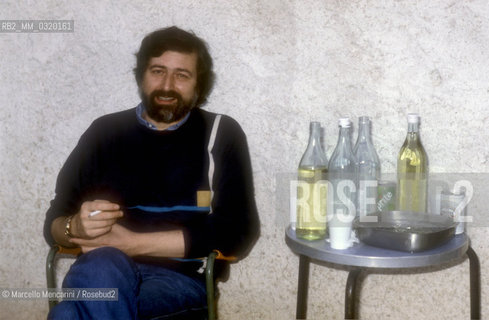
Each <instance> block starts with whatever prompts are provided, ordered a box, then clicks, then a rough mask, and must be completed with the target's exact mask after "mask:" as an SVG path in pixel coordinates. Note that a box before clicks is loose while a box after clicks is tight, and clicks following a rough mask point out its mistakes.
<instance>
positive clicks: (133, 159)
mask: <svg viewBox="0 0 489 320" xmlns="http://www.w3.org/2000/svg"><path fill="white" fill-rule="evenodd" d="M136 57H137V63H136V68H135V69H134V72H135V77H136V82H137V84H138V88H139V93H140V96H141V103H140V104H139V105H138V106H137V107H135V108H132V109H129V110H125V111H120V112H117V113H114V114H109V115H105V116H103V117H101V118H99V119H97V120H95V121H94V122H93V123H92V125H91V126H90V127H89V128H88V129H87V131H86V132H85V133H84V134H83V135H82V137H81V138H80V140H79V142H78V144H77V146H76V147H75V149H74V150H73V151H72V153H71V154H70V156H69V157H68V159H67V160H66V162H65V164H64V166H63V167H62V169H61V171H60V173H59V176H58V180H57V183H56V190H55V191H56V192H55V197H54V199H53V200H52V201H51V206H50V208H49V209H48V211H47V213H46V220H45V225H44V236H45V238H46V241H47V242H48V244H50V245H53V244H55V243H56V244H59V245H62V246H67V247H80V248H81V251H82V255H81V256H79V257H78V258H77V260H76V261H75V263H74V264H73V265H72V267H71V268H70V270H69V272H68V273H67V275H66V277H65V279H64V281H63V287H65V288H117V289H118V299H117V301H88V300H87V301H84V300H79V301H63V302H61V303H60V304H58V305H57V306H56V307H54V308H53V309H52V311H51V312H50V314H49V316H48V318H50V319H151V318H158V319H173V318H178V319H204V318H205V314H206V308H207V305H206V304H207V302H206V293H205V281H204V278H203V275H202V274H201V273H199V270H200V269H201V267H202V263H201V262H199V260H196V259H195V258H198V257H204V256H207V255H208V254H209V252H211V251H212V250H215V249H217V250H219V251H221V252H222V253H223V254H225V255H232V256H236V257H238V258H242V257H244V256H246V254H247V253H248V252H249V250H250V249H251V247H252V246H253V244H254V242H255V241H256V238H257V237H258V234H259V219H258V214H257V210H256V204H255V200H254V191H253V181H252V169H251V162H250V157H249V152H248V146H247V142H246V137H245V134H244V132H243V131H242V129H241V127H240V126H239V125H238V123H237V122H236V121H234V120H233V119H231V118H230V117H228V116H225V115H218V114H215V113H211V112H207V111H204V110H202V109H201V108H200V107H201V106H202V105H203V104H204V103H205V102H206V101H207V97H208V96H209V93H210V92H211V89H212V86H213V82H214V73H213V71H212V65H213V64H212V59H211V57H210V55H209V52H208V49H207V46H206V44H205V42H204V41H203V40H202V39H200V38H198V37H197V36H195V35H194V34H193V33H190V32H187V31H184V30H181V29H179V28H177V27H170V28H165V29H161V30H157V31H155V32H153V33H150V34H149V35H147V36H146V37H145V38H144V39H143V41H142V43H141V47H140V50H139V52H138V53H137V54H136ZM172 317H173V318H172Z"/></svg>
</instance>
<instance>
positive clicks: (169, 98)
mask: <svg viewBox="0 0 489 320" xmlns="http://www.w3.org/2000/svg"><path fill="white" fill-rule="evenodd" d="M196 86H197V55H196V54H195V53H182V52H176V51H165V52H163V54H162V55H161V56H159V57H153V58H151V59H150V60H149V63H148V67H147V68H146V71H145V72H144V75H143V81H142V83H141V98H142V100H143V103H144V105H145V106H146V112H147V115H148V116H149V117H150V118H151V119H152V120H154V121H156V122H163V123H174V122H178V121H179V120H180V119H182V118H183V117H184V116H185V115H186V114H187V113H188V112H189V111H190V110H191V109H192V108H193V107H194V105H195V101H196V100H197V91H196Z"/></svg>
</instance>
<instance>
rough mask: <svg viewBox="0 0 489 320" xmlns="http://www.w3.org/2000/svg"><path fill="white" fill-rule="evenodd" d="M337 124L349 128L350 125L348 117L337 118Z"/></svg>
mask: <svg viewBox="0 0 489 320" xmlns="http://www.w3.org/2000/svg"><path fill="white" fill-rule="evenodd" d="M338 125H339V126H340V127H343V128H349V127H351V121H350V118H340V119H339V120H338Z"/></svg>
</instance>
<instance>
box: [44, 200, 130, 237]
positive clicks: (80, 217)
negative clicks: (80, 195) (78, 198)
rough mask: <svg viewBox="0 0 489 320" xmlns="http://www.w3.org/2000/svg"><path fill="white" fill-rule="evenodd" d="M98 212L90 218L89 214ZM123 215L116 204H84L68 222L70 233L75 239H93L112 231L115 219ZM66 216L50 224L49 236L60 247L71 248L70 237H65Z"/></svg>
mask: <svg viewBox="0 0 489 320" xmlns="http://www.w3.org/2000/svg"><path fill="white" fill-rule="evenodd" d="M97 210H100V211H101V212H100V213H99V214H97V215H95V216H92V217H90V216H89V215H90V213H91V212H93V211H97ZM122 215H123V213H122V211H121V208H120V206H119V205H118V204H117V203H113V202H109V201H107V200H95V201H86V202H84V203H83V204H82V205H81V207H80V210H79V211H78V212H77V213H76V214H75V215H73V217H72V218H71V222H70V233H71V234H72V235H73V237H75V238H80V239H94V238H96V237H99V236H101V235H104V234H106V233H108V232H110V230H111V229H112V226H113V225H114V224H115V223H116V222H117V219H119V218H121V217H122ZM67 218H68V216H61V217H58V218H56V219H54V221H53V223H52V224H51V234H52V235H53V238H54V241H55V242H56V243H58V244H60V245H62V246H66V247H73V245H74V244H73V243H71V242H70V239H71V238H70V237H68V236H66V234H65V230H66V223H67Z"/></svg>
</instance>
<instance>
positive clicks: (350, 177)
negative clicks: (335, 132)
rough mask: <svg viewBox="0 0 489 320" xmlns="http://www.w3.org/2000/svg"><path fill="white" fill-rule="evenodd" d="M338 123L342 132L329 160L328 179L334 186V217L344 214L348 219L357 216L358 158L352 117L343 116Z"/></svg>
mask: <svg viewBox="0 0 489 320" xmlns="http://www.w3.org/2000/svg"><path fill="white" fill-rule="evenodd" d="M338 124H339V128H340V132H339V137H338V143H337V145H336V148H335V150H334V151H333V154H332V155H331V159H330V160H329V166H328V167H329V171H328V180H329V182H330V183H331V186H332V187H333V190H332V192H331V194H332V196H333V199H332V200H333V201H332V202H333V214H334V218H333V219H337V218H338V217H339V216H342V217H343V218H345V219H346V220H348V219H353V217H355V216H356V205H355V202H356V186H357V181H358V177H357V165H356V163H357V160H356V158H355V155H354V154H353V150H352V143H351V133H350V130H351V124H352V123H351V121H350V119H349V118H341V119H339V121H338ZM348 217H349V218H348ZM343 218H342V219H343Z"/></svg>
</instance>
